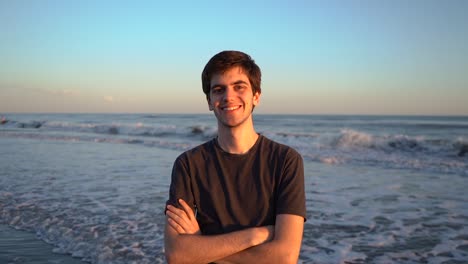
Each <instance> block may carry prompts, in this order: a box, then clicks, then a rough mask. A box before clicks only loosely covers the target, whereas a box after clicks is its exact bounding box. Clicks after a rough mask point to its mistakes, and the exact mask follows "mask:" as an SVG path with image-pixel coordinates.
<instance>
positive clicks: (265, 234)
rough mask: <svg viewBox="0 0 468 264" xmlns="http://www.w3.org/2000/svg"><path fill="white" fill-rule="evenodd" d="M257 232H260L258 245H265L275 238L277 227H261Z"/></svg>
mask: <svg viewBox="0 0 468 264" xmlns="http://www.w3.org/2000/svg"><path fill="white" fill-rule="evenodd" d="M257 230H258V231H259V233H257V234H259V235H258V236H257V239H258V242H259V243H258V244H263V243H266V242H270V241H272V240H273V238H274V237H275V226H274V225H269V226H261V227H257Z"/></svg>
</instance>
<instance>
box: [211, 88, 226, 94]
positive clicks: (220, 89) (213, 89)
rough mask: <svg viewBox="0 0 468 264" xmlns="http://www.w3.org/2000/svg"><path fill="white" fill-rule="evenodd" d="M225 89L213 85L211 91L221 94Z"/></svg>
mask: <svg viewBox="0 0 468 264" xmlns="http://www.w3.org/2000/svg"><path fill="white" fill-rule="evenodd" d="M222 91H223V89H222V88H221V87H213V88H211V93H212V94H220V93H222Z"/></svg>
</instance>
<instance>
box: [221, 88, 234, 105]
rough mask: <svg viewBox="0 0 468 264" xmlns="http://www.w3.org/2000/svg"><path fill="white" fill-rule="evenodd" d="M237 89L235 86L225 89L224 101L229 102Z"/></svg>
mask: <svg viewBox="0 0 468 264" xmlns="http://www.w3.org/2000/svg"><path fill="white" fill-rule="evenodd" d="M234 95H235V91H234V88H232V87H227V88H226V90H225V91H224V98H223V101H225V102H229V101H231V100H232V99H233V98H234Z"/></svg>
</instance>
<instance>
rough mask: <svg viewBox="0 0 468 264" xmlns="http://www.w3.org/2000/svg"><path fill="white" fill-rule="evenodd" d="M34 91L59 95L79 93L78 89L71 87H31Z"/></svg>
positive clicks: (75, 94)
mask: <svg viewBox="0 0 468 264" xmlns="http://www.w3.org/2000/svg"><path fill="white" fill-rule="evenodd" d="M32 90H34V91H38V92H40V93H43V94H49V95H59V96H77V95H79V94H80V91H78V90H73V89H61V90H56V89H41V88H39V89H32Z"/></svg>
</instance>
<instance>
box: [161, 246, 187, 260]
mask: <svg viewBox="0 0 468 264" xmlns="http://www.w3.org/2000/svg"><path fill="white" fill-rule="evenodd" d="M164 256H165V257H166V262H167V263H168V264H186V263H193V261H190V260H187V259H186V258H184V255H183V254H181V253H180V252H176V251H174V250H167V248H166V249H165V251H164Z"/></svg>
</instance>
